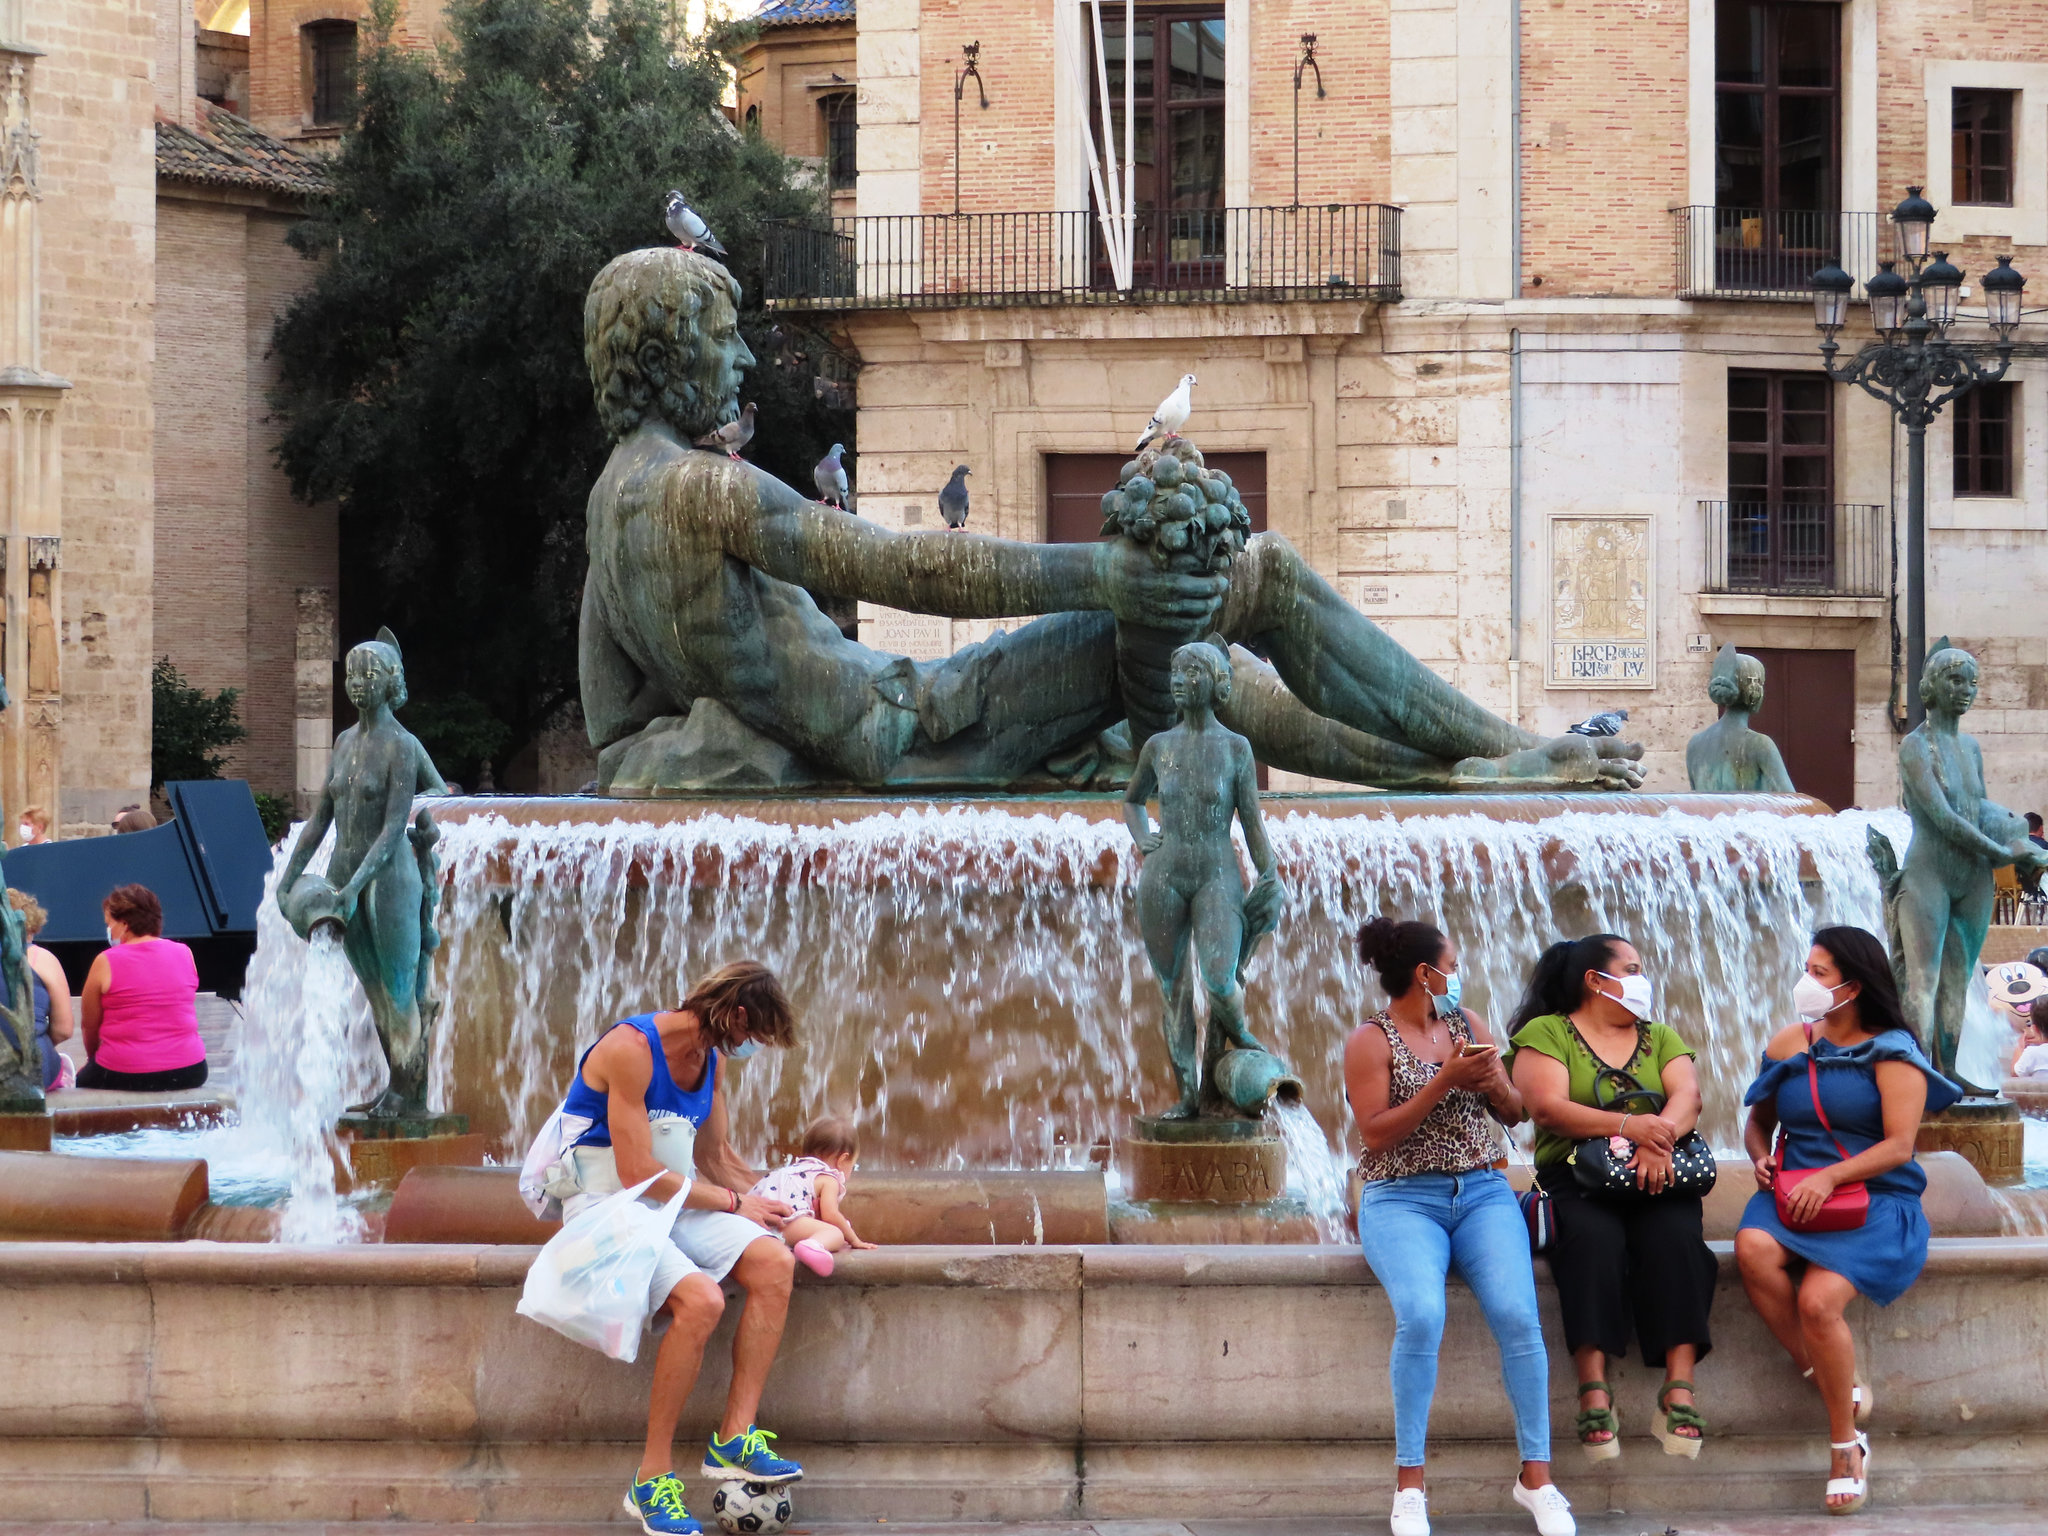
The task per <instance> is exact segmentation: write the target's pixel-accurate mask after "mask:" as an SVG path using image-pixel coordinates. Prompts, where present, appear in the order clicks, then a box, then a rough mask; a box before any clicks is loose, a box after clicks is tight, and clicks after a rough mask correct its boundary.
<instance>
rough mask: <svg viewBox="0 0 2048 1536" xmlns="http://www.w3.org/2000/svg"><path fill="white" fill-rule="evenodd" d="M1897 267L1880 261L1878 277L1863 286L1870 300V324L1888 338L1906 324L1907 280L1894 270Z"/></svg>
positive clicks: (1889, 262) (1890, 262) (1888, 262)
mask: <svg viewBox="0 0 2048 1536" xmlns="http://www.w3.org/2000/svg"><path fill="white" fill-rule="evenodd" d="M1897 265H1898V263H1897V262H1892V261H1880V262H1879V263H1878V264H1877V276H1875V277H1873V278H1872V279H1871V280H1870V281H1869V282H1867V283H1865V284H1864V285H1863V291H1864V293H1865V294H1866V295H1868V296H1869V299H1870V323H1871V325H1872V326H1873V327H1875V328H1876V329H1877V330H1878V331H1879V332H1880V333H1881V334H1883V335H1887V336H1888V335H1890V334H1891V333H1892V332H1894V331H1897V330H1899V329H1901V328H1903V327H1904V325H1905V323H1906V280H1905V279H1904V278H1903V277H1901V276H1899V274H1898V273H1897V272H1896V271H1894V270H1893V268H1894V267H1896V266H1897Z"/></svg>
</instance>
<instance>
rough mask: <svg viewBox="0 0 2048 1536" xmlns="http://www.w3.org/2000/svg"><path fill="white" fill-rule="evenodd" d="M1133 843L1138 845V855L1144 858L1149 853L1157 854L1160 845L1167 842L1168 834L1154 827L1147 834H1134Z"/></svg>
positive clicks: (1132, 835) (1132, 836)
mask: <svg viewBox="0 0 2048 1536" xmlns="http://www.w3.org/2000/svg"><path fill="white" fill-rule="evenodd" d="M1131 841H1132V842H1134V843H1136V844H1137V845H1138V853H1139V855H1140V856H1141V857H1142V856H1143V855H1145V854H1148V853H1157V852H1158V851H1159V845H1160V844H1161V843H1163V842H1165V841H1166V834H1165V833H1163V832H1161V831H1160V830H1159V829H1158V828H1157V827H1154V828H1152V829H1150V830H1149V831H1145V832H1133V833H1132V834H1131Z"/></svg>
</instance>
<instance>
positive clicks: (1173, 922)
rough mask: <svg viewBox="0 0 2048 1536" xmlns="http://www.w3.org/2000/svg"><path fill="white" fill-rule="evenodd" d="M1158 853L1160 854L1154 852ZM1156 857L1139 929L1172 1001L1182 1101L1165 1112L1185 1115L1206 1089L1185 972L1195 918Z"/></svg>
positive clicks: (1143, 891) (1149, 865)
mask: <svg viewBox="0 0 2048 1536" xmlns="http://www.w3.org/2000/svg"><path fill="white" fill-rule="evenodd" d="M1157 858H1158V855H1157V854H1154V855H1153V856H1152V859H1157ZM1152 859H1148V860H1147V861H1146V864H1145V868H1144V869H1143V870H1142V871H1141V872H1140V873H1139V875H1138V900H1137V907H1138V932H1139V933H1140V934H1142V935H1143V936H1144V939H1145V958H1146V959H1148V960H1150V961H1151V962H1152V974H1153V976H1154V977H1156V978H1157V979H1158V982H1159V994H1160V996H1161V997H1162V998H1163V999H1164V1000H1165V1003H1166V1055H1167V1059H1168V1060H1169V1061H1170V1062H1172V1064H1173V1086H1174V1090H1175V1092H1176V1093H1177V1094H1178V1095H1179V1102H1177V1103H1176V1104H1175V1105H1174V1107H1173V1108H1172V1109H1170V1110H1168V1111H1167V1112H1166V1116H1165V1118H1166V1119H1169V1120H1185V1119H1188V1118H1190V1117H1191V1116H1193V1115H1194V1113H1195V1112H1196V1109H1197V1107H1198V1105H1197V1097H1198V1095H1199V1093H1200V1091H1201V1078H1200V1076H1199V1075H1198V1074H1197V1072H1196V1070H1195V1009H1194V989H1193V988H1192V987H1189V986H1185V985H1183V976H1182V972H1183V971H1184V970H1185V969H1186V967H1187V959H1188V935H1189V931H1190V928H1191V924H1190V921H1189V913H1188V902H1187V898H1186V897H1184V896H1182V895H1181V893H1180V892H1179V891H1178V890H1176V889H1175V888H1174V884H1173V881H1172V880H1171V879H1170V878H1169V877H1168V875H1167V873H1166V871H1165V870H1164V869H1162V868H1160V867H1159V866H1158V865H1157V864H1155V863H1154V862H1153V861H1152Z"/></svg>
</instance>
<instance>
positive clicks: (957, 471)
mask: <svg viewBox="0 0 2048 1536" xmlns="http://www.w3.org/2000/svg"><path fill="white" fill-rule="evenodd" d="M973 473H974V471H973V470H971V469H969V468H968V467H967V466H966V465H965V464H959V465H955V466H954V469H953V478H952V479H950V480H948V481H947V482H946V488H945V489H944V490H942V491H940V492H939V516H941V517H943V518H944V519H945V520H946V526H947V527H948V528H965V527H966V526H967V477H968V476H969V475H971V474H973Z"/></svg>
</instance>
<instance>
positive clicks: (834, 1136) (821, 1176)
mask: <svg viewBox="0 0 2048 1536" xmlns="http://www.w3.org/2000/svg"><path fill="white" fill-rule="evenodd" d="M859 1150H860V1140H859V1137H858V1135H857V1133H856V1132H855V1131H854V1128H853V1122H852V1121H851V1120H845V1119H842V1118H840V1117H839V1116H837V1115H825V1116H823V1117H821V1118H819V1119H817V1120H813V1121H812V1122H811V1125H810V1129H808V1130H806V1131H805V1132H804V1140H803V1147H802V1150H801V1155H799V1156H798V1157H797V1158H796V1160H795V1161H794V1162H790V1163H785V1164H784V1165H783V1166H782V1167H780V1168H778V1169H776V1170H775V1171H774V1172H773V1173H771V1174H769V1175H768V1176H767V1177H766V1178H764V1179H762V1180H761V1182H760V1183H758V1184H756V1185H755V1186H754V1189H753V1192H754V1193H755V1194H757V1195H760V1196H761V1197H763V1198H764V1199H768V1200H780V1201H782V1202H783V1203H784V1204H785V1205H787V1206H788V1207H789V1208H790V1210H791V1211H792V1212H794V1214H793V1215H791V1216H790V1217H789V1218H788V1219H787V1220H786V1221H784V1222H783V1224H782V1240H783V1241H784V1242H785V1243H787V1244H789V1246H790V1251H791V1252H792V1253H794V1254H795V1255H796V1259H797V1262H798V1263H800V1264H802V1265H803V1266H804V1267H805V1268H806V1269H809V1270H811V1271H812V1272H813V1273H815V1274H819V1275H829V1274H831V1273H832V1264H833V1259H832V1255H833V1254H835V1253H837V1252H838V1251H839V1250H840V1249H842V1248H872V1247H874V1246H875V1245H874V1244H873V1243H870V1242H864V1241H862V1239H861V1235H860V1234H859V1233H858V1232H856V1231H854V1230H853V1223H852V1222H850V1221H848V1220H847V1219H846V1213H845V1212H843V1211H842V1210H840V1208H839V1203H840V1201H842V1200H844V1199H845V1198H846V1184H847V1180H848V1179H850V1178H852V1176H853V1159H854V1154H855V1153H857V1152H858V1151H859Z"/></svg>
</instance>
